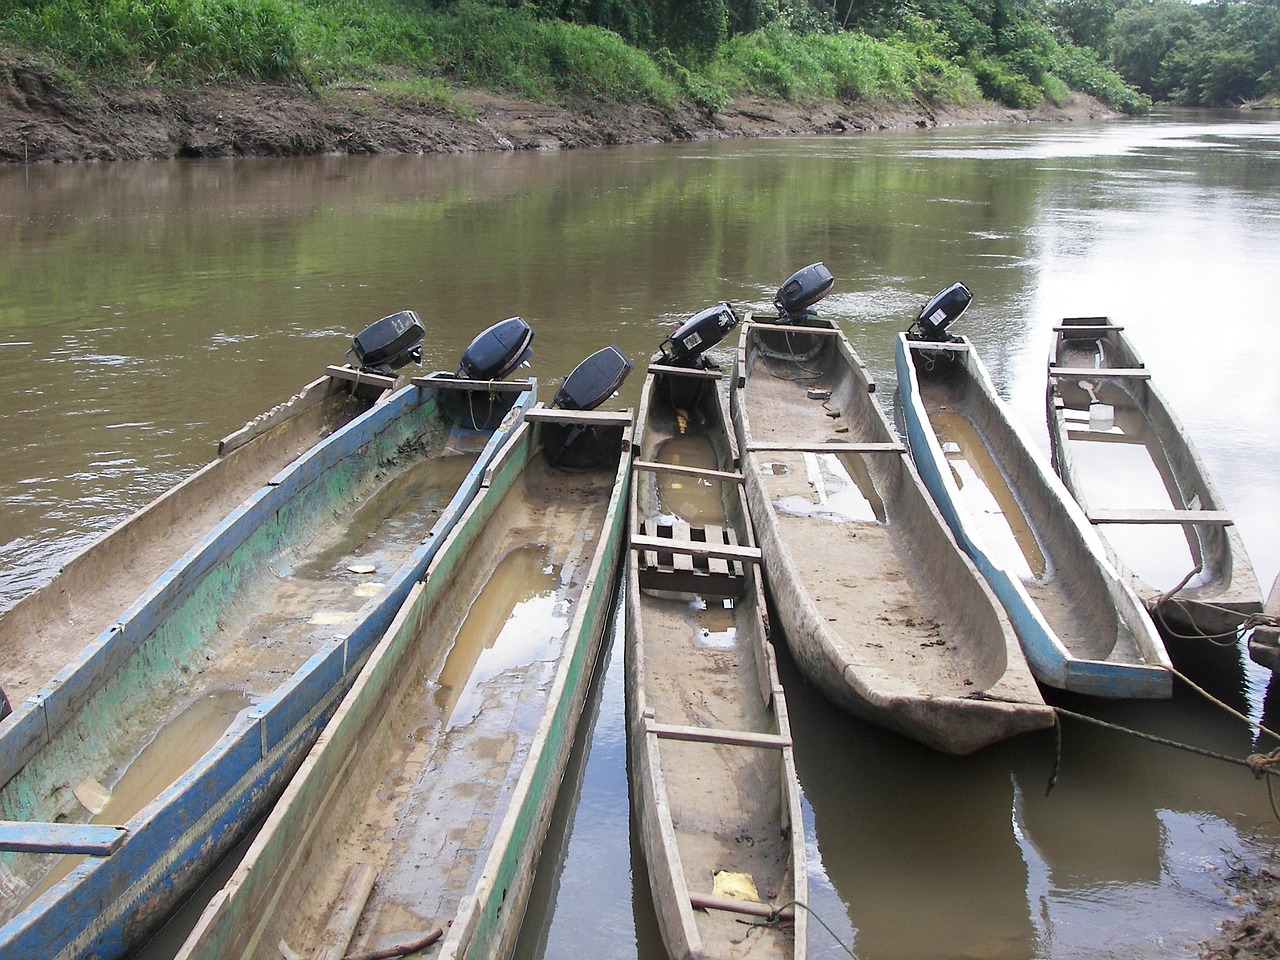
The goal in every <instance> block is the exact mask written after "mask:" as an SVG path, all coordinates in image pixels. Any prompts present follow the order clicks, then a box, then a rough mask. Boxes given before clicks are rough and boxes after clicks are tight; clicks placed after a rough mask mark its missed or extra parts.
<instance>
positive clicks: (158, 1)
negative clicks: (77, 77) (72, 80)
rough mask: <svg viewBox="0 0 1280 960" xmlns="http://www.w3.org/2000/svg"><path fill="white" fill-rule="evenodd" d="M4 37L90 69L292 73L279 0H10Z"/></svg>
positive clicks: (290, 15) (285, 14) (286, 13)
mask: <svg viewBox="0 0 1280 960" xmlns="http://www.w3.org/2000/svg"><path fill="white" fill-rule="evenodd" d="M0 22H2V24H3V32H4V35H5V36H7V37H8V38H10V39H11V40H12V41H14V42H16V43H18V44H21V45H26V46H30V47H33V48H36V49H40V50H46V51H50V52H54V53H57V54H58V55H60V56H61V57H63V58H64V59H66V60H67V61H69V62H71V63H73V64H75V65H77V66H78V67H79V68H80V70H82V71H83V72H86V73H90V74H106V75H128V74H135V75H136V74H143V75H156V76H157V77H160V78H168V79H180V80H205V79H229V78H233V77H243V78H247V79H251V80H289V79H294V78H296V77H297V76H299V73H300V61H299V52H298V42H297V29H296V21H295V19H294V10H293V8H292V7H290V6H288V5H286V4H285V3H284V2H283V0H194V2H193V0H96V2H88V0H83V2H82V0H54V2H51V3H44V4H39V5H30V6H28V5H25V4H23V5H12V6H10V7H9V8H7V9H6V10H5V14H4V17H3V21H0Z"/></svg>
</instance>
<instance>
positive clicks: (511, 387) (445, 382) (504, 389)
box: [413, 377, 529, 393]
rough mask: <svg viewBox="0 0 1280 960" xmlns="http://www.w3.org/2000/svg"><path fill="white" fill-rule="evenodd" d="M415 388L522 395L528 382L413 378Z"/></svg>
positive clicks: (461, 378)
mask: <svg viewBox="0 0 1280 960" xmlns="http://www.w3.org/2000/svg"><path fill="white" fill-rule="evenodd" d="M413 385H414V386H415V387H426V388H427V389H440V390H483V391H485V392H486V393H523V392H524V391H525V390H528V389H529V381H528V380H468V379H466V378H465V377H414V378H413Z"/></svg>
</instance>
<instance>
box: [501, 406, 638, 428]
mask: <svg viewBox="0 0 1280 960" xmlns="http://www.w3.org/2000/svg"><path fill="white" fill-rule="evenodd" d="M524 418H525V419H526V420H541V421H543V422H544V423H545V422H551V423H571V424H575V425H581V426H587V427H629V426H631V411H630V410H558V409H556V408H554V407H545V406H543V405H542V404H538V405H537V406H536V407H534V408H533V409H532V410H529V411H527V412H526V413H525V415H524Z"/></svg>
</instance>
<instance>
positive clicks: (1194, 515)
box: [1089, 509, 1235, 526]
mask: <svg viewBox="0 0 1280 960" xmlns="http://www.w3.org/2000/svg"><path fill="white" fill-rule="evenodd" d="M1089 521H1090V522H1091V523H1211V524H1216V525H1218V526H1226V525H1227V524H1230V523H1234V522H1235V521H1233V520H1232V519H1231V514H1229V513H1227V512H1226V511H1225V510H1169V509H1164V510H1159V509H1156V510H1093V511H1091V512H1090V513H1089Z"/></svg>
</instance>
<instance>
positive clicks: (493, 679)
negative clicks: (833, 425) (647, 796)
mask: <svg viewBox="0 0 1280 960" xmlns="http://www.w3.org/2000/svg"><path fill="white" fill-rule="evenodd" d="M526 472H527V473H529V472H532V473H533V474H534V475H535V479H530V478H529V477H528V476H526V478H525V481H524V482H523V483H520V482H518V483H517V484H516V485H515V486H513V488H512V490H511V491H510V492H509V494H508V495H507V497H506V498H505V499H504V501H503V505H502V507H501V509H500V510H499V511H498V512H497V514H496V515H495V516H494V518H493V519H491V520H490V521H489V523H488V524H487V525H486V526H485V528H484V530H483V531H481V532H480V534H479V535H478V536H477V537H475V540H474V543H473V545H472V546H471V547H470V548H469V550H468V554H467V557H466V559H465V560H464V561H462V562H461V563H460V564H459V566H458V567H457V568H456V570H455V571H454V573H453V575H452V576H451V577H450V580H451V583H452V584H453V585H455V586H456V589H450V590H449V591H447V594H448V595H447V596H445V597H444V598H443V599H442V600H440V602H439V605H438V606H437V607H436V608H434V609H431V610H429V611H428V613H427V614H426V618H425V625H424V626H422V627H420V628H419V635H418V637H417V639H416V640H415V641H414V653H413V655H412V656H411V657H410V658H408V662H406V663H405V664H403V665H402V667H401V668H399V669H398V671H397V673H398V674H399V679H398V680H397V682H396V685H395V686H394V687H393V688H392V689H391V690H389V691H388V696H387V704H388V706H387V707H386V714H385V716H384V717H383V719H382V721H381V723H380V725H379V727H378V729H377V731H376V733H375V734H373V735H372V736H370V737H369V738H367V739H366V740H365V741H364V742H363V743H362V744H361V747H360V750H359V752H358V753H357V754H356V755H353V756H352V757H350V758H349V760H348V764H349V765H348V767H347V768H346V770H345V771H344V774H343V777H342V779H343V780H344V781H345V782H349V783H353V784H358V785H360V786H358V787H356V788H355V789H351V790H348V791H347V792H346V799H345V800H344V801H343V805H342V806H341V807H337V808H334V809H333V810H332V811H331V812H330V813H329V814H327V820H326V823H327V824H328V825H329V828H330V830H331V832H328V833H324V836H325V837H326V840H325V841H324V842H322V843H319V844H317V849H316V850H315V851H313V852H312V854H311V857H312V859H311V862H310V863H309V864H306V865H304V869H303V870H302V871H301V873H300V874H295V876H296V878H297V880H298V882H299V883H300V884H303V885H305V889H304V890H302V891H301V893H300V897H299V899H298V902H297V906H296V909H294V910H291V911H290V917H291V919H288V920H286V921H283V922H285V923H286V925H287V930H285V931H284V937H285V939H286V940H287V941H288V942H289V943H291V944H294V945H295V946H300V945H302V944H307V943H311V942H313V941H314V938H315V936H316V934H317V932H318V931H320V930H322V929H323V927H324V922H325V918H326V917H327V916H328V915H329V912H330V911H331V909H332V908H333V905H334V903H335V902H336V901H337V899H338V897H339V894H340V892H341V887H342V884H343V882H344V879H345V877H346V876H347V873H348V870H349V868H350V867H351V866H352V865H354V864H357V863H363V862H370V863H375V864H378V866H379V870H378V877H377V883H376V885H375V887H374V891H373V894H372V896H371V897H370V899H369V901H368V903H367V905H366V907H365V910H364V913H363V915H362V918H361V920H360V924H359V926H358V927H357V929H356V934H355V938H354V939H353V941H352V949H357V948H364V947H369V948H370V949H372V948H374V947H376V946H377V945H379V944H381V943H384V942H389V941H392V940H404V939H405V936H403V934H404V933H405V932H406V931H408V932H409V933H410V934H422V933H426V932H427V931H428V930H430V929H432V928H433V927H435V926H441V927H447V925H448V924H449V922H450V921H451V920H452V919H453V917H454V916H455V914H456V913H457V911H458V905H459V902H460V901H461V899H462V898H463V897H464V896H465V895H466V894H467V893H468V892H470V891H471V890H473V889H474V888H475V886H476V882H477V880H478V877H479V874H480V871H481V870H482V869H483V867H484V865H485V861H486V857H487V853H488V849H489V847H490V846H491V845H492V840H493V837H494V835H495V834H496V833H497V831H498V830H499V829H500V827H501V826H502V821H503V815H504V813H505V809H506V805H507V802H508V798H509V797H510V796H511V793H512V791H513V790H514V788H515V785H516V783H517V781H518V780H519V777H520V775H521V773H522V770H523V764H524V762H525V760H526V759H527V756H528V750H529V742H530V740H531V738H532V736H533V733H534V731H535V730H536V729H537V727H538V724H539V722H540V721H541V718H542V716H543V714H544V712H545V709H546V706H547V702H548V697H549V694H550V688H551V686H552V680H553V678H554V676H555V674H556V671H557V665H558V662H559V658H560V655H561V652H562V650H563V648H564V644H565V642H566V636H567V633H568V628H569V625H570V623H571V621H572V618H573V611H574V609H575V608H576V605H577V603H578V601H579V599H580V598H581V594H582V589H583V585H584V581H585V578H586V570H587V567H588V566H589V564H590V562H591V558H592V556H593V555H594V552H595V549H596V546H597V538H598V531H599V530H600V529H601V526H602V524H603V521H604V517H605V514H606V510H607V507H608V503H609V498H610V495H611V493H612V487H613V479H614V474H613V473H612V472H609V473H604V472H600V473H594V474H591V473H575V474H565V473H559V472H557V471H553V470H551V469H550V468H547V467H545V466H543V465H542V463H541V461H540V460H539V461H538V462H537V463H536V464H531V465H530V467H529V468H528V469H527V471H526ZM273 943H274V941H273Z"/></svg>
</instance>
